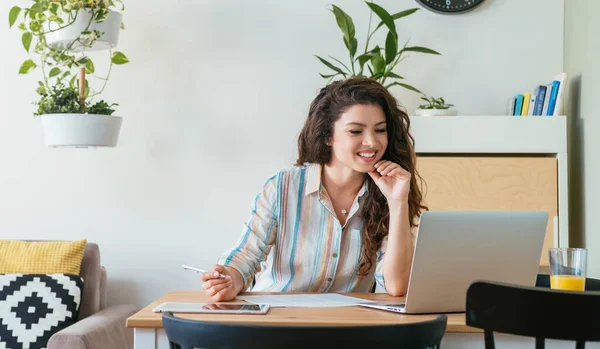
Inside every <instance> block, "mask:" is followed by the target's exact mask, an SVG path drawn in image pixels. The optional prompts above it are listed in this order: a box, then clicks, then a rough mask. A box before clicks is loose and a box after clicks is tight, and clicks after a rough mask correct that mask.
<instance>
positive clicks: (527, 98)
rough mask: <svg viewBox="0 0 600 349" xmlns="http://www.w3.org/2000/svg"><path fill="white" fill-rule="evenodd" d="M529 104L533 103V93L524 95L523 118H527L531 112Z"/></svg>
mask: <svg viewBox="0 0 600 349" xmlns="http://www.w3.org/2000/svg"><path fill="white" fill-rule="evenodd" d="M529 102H531V93H529V92H527V93H524V94H523V108H522V109H521V116H527V113H528V112H529Z"/></svg>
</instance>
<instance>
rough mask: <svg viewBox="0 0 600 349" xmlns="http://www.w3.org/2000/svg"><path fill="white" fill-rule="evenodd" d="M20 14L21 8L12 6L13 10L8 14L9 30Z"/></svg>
mask: <svg viewBox="0 0 600 349" xmlns="http://www.w3.org/2000/svg"><path fill="white" fill-rule="evenodd" d="M20 13H21V8H20V7H19V6H13V8H11V9H10V12H8V27H9V28H12V26H13V25H14V24H15V22H16V21H17V18H18V17H19V14H20Z"/></svg>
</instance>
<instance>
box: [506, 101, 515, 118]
mask: <svg viewBox="0 0 600 349" xmlns="http://www.w3.org/2000/svg"><path fill="white" fill-rule="evenodd" d="M515 100H516V97H512V98H510V99H509V100H508V106H507V108H508V110H507V111H506V115H514V113H515Z"/></svg>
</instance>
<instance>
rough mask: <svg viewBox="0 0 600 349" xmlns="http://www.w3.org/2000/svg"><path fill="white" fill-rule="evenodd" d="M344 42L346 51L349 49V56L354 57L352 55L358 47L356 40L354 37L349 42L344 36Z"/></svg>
mask: <svg viewBox="0 0 600 349" xmlns="http://www.w3.org/2000/svg"><path fill="white" fill-rule="evenodd" d="M344 44H346V48H348V51H350V56H351V57H354V55H355V54H356V50H357V49H358V41H357V40H356V38H352V39H351V41H350V43H348V41H346V38H344Z"/></svg>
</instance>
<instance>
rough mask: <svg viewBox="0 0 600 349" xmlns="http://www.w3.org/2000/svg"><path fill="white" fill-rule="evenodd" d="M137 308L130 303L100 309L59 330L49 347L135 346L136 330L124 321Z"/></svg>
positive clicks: (101, 348) (125, 348)
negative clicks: (134, 331)
mask: <svg viewBox="0 0 600 349" xmlns="http://www.w3.org/2000/svg"><path fill="white" fill-rule="evenodd" d="M138 310H139V309H138V308H137V307H135V306H133V305H129V304H124V305H114V306H111V307H108V308H106V309H104V310H101V311H99V312H97V313H95V314H93V315H91V316H89V317H87V318H85V319H83V320H79V321H77V322H76V323H74V324H73V325H71V326H69V327H67V328H65V329H63V330H61V331H58V332H56V333H55V334H54V335H53V336H52V337H50V340H49V341H48V349H58V348H60V349H104V348H114V349H132V348H133V331H132V329H130V328H126V327H125V321H126V320H127V318H128V317H130V316H131V315H133V314H135V313H136V312H137V311H138Z"/></svg>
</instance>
